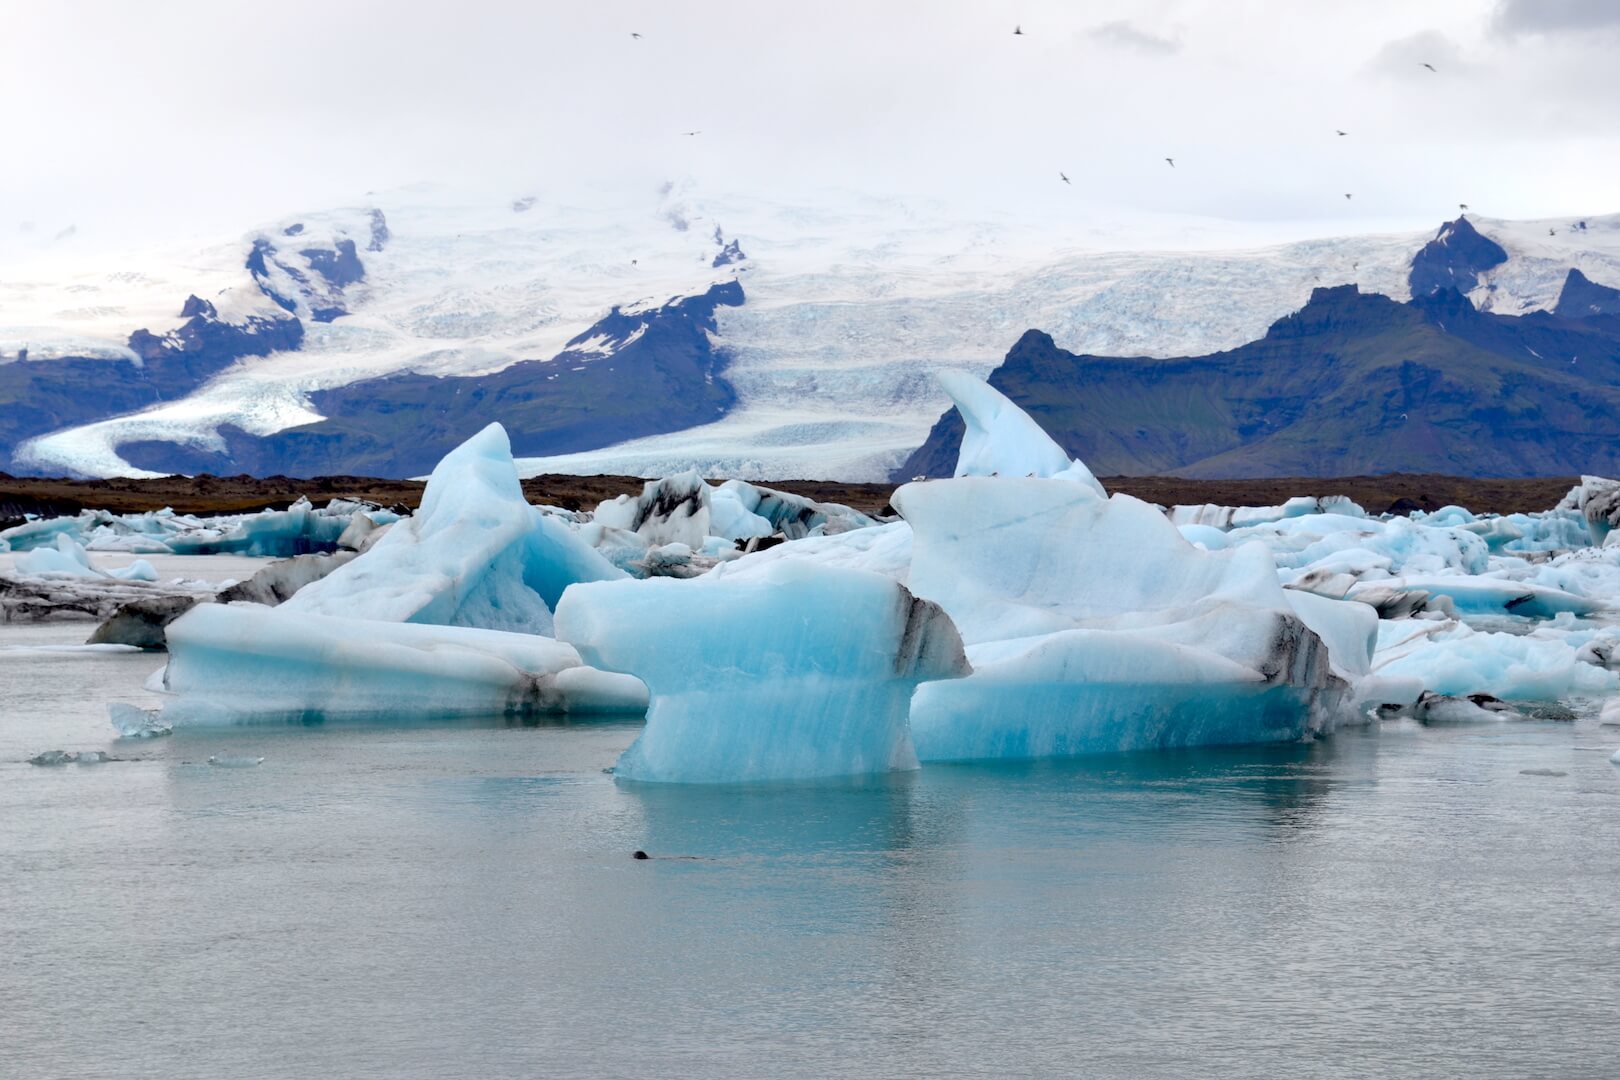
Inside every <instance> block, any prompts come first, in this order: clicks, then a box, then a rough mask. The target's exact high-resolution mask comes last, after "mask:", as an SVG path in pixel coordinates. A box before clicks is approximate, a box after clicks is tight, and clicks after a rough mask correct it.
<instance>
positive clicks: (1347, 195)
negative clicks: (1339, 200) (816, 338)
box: [1344, 191, 1350, 199]
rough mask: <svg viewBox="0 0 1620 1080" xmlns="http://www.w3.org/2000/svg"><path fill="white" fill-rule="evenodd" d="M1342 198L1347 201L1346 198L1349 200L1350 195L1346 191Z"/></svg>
mask: <svg viewBox="0 0 1620 1080" xmlns="http://www.w3.org/2000/svg"><path fill="white" fill-rule="evenodd" d="M1344 197H1345V198H1347V199H1348V198H1349V197H1350V193H1349V192H1348V191H1347V192H1345V193H1344Z"/></svg>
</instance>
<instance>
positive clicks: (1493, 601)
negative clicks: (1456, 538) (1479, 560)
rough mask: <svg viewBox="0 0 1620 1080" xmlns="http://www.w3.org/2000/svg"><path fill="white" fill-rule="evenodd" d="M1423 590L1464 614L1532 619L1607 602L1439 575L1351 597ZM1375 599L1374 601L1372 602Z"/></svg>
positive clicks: (1397, 581)
mask: <svg viewBox="0 0 1620 1080" xmlns="http://www.w3.org/2000/svg"><path fill="white" fill-rule="evenodd" d="M1388 589H1394V590H1398V591H1402V592H1423V593H1426V594H1428V595H1429V596H1431V597H1432V596H1443V597H1445V598H1446V599H1448V600H1450V601H1451V603H1452V605H1453V607H1455V609H1456V610H1457V611H1459V612H1463V613H1487V612H1488V613H1494V614H1502V615H1520V616H1524V617H1525V618H1532V619H1550V618H1552V617H1553V616H1554V615H1556V614H1558V613H1559V612H1561V611H1567V612H1571V613H1572V614H1576V615H1590V614H1592V613H1593V612H1595V611H1599V610H1601V609H1602V608H1603V606H1604V605H1602V604H1600V603H1598V602H1596V601H1594V600H1589V599H1587V598H1586V597H1583V596H1576V595H1575V594H1573V593H1567V592H1564V591H1562V590H1560V589H1552V588H1547V587H1545V586H1539V585H1531V584H1528V583H1526V582H1521V581H1510V580H1505V579H1502V578H1494V577H1480V576H1473V575H1470V576H1463V575H1443V576H1442V575H1436V576H1422V577H1412V576H1407V577H1398V578H1392V579H1389V580H1387V581H1382V582H1377V583H1375V584H1370V585H1361V586H1357V587H1356V588H1355V589H1353V590H1352V591H1351V593H1350V597H1351V599H1357V600H1359V599H1361V594H1362V593H1363V592H1364V591H1370V592H1375V594H1378V595H1381V591H1382V590H1388ZM1369 602H1373V601H1369Z"/></svg>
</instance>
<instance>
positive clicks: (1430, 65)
mask: <svg viewBox="0 0 1620 1080" xmlns="http://www.w3.org/2000/svg"><path fill="white" fill-rule="evenodd" d="M1423 66H1424V67H1426V68H1428V69H1429V70H1430V71H1432V72H1434V73H1435V74H1436V75H1438V74H1440V69H1439V68H1437V67H1435V66H1434V65H1433V64H1427V63H1426V64H1424V65H1423Z"/></svg>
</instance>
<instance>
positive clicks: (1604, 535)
mask: <svg viewBox="0 0 1620 1080" xmlns="http://www.w3.org/2000/svg"><path fill="white" fill-rule="evenodd" d="M1558 508H1559V509H1561V510H1562V509H1569V510H1579V511H1580V512H1581V516H1582V517H1583V518H1585V519H1586V527H1587V529H1588V530H1589V532H1590V534H1591V537H1592V543H1594V544H1596V545H1598V546H1599V547H1602V546H1603V545H1604V543H1605V542H1606V541H1607V540H1608V537H1609V534H1610V533H1611V532H1613V531H1614V530H1615V529H1620V480H1609V479H1606V478H1604V477H1601V476H1583V477H1581V482H1580V484H1578V485H1577V486H1576V487H1574V488H1573V489H1571V491H1570V493H1569V494H1568V495H1566V496H1564V501H1563V502H1561V503H1559V504H1558Z"/></svg>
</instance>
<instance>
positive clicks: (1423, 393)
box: [895, 285, 1620, 478]
mask: <svg viewBox="0 0 1620 1080" xmlns="http://www.w3.org/2000/svg"><path fill="white" fill-rule="evenodd" d="M990 382H991V385H993V386H995V387H996V388H997V389H999V390H1001V391H1002V392H1003V393H1005V394H1007V396H1008V397H1010V398H1011V399H1012V400H1013V401H1015V402H1016V403H1018V404H1019V405H1020V406H1021V407H1023V408H1025V409H1026V410H1028V411H1029V412H1030V413H1031V415H1033V416H1034V417H1035V418H1036V419H1037V420H1038V421H1040V423H1041V425H1042V426H1043V427H1045V428H1046V429H1047V430H1048V431H1050V432H1051V433H1052V434H1053V436H1054V437H1055V438H1057V439H1058V441H1059V442H1060V443H1062V445H1063V446H1064V447H1065V449H1067V450H1068V451H1069V452H1070V453H1072V454H1074V455H1076V456H1078V457H1080V458H1081V459H1083V460H1084V461H1085V462H1086V463H1087V464H1088V465H1090V466H1091V468H1092V469H1093V470H1094V471H1095V472H1097V473H1098V474H1099V475H1101V474H1119V475H1153V474H1166V475H1176V476H1186V477H1204V478H1230V477H1242V476H1252V477H1263V476H1311V475H1345V474H1351V473H1384V472H1441V473H1454V474H1459V475H1473V476H1542V475H1561V474H1569V473H1579V472H1582V471H1586V472H1594V471H1595V472H1611V471H1614V470H1616V469H1620V332H1617V328H1616V323H1615V321H1614V320H1611V319H1609V318H1607V317H1601V316H1600V317H1593V318H1587V319H1569V318H1561V317H1559V316H1555V315H1550V314H1546V313H1534V314H1531V315H1527V316H1523V317H1513V316H1503V315H1493V314H1488V313H1484V312H1480V311H1478V310H1476V309H1475V308H1474V307H1473V305H1472V304H1470V303H1469V301H1468V300H1467V299H1466V298H1464V297H1463V296H1462V295H1461V294H1460V293H1458V292H1457V291H1456V290H1454V289H1451V288H1442V289H1440V290H1438V291H1436V292H1433V293H1431V294H1430V295H1428V296H1424V297H1419V298H1417V299H1414V300H1412V301H1410V302H1408V303H1405V304H1401V303H1397V302H1395V301H1393V300H1390V299H1389V298H1388V297H1384V296H1377V295H1369V294H1365V293H1362V292H1360V291H1359V290H1358V289H1357V288H1356V287H1355V286H1353V285H1347V286H1340V287H1336V288H1326V289H1318V290H1316V291H1315V292H1314V293H1312V295H1311V298H1310V301H1309V302H1308V303H1307V304H1306V305H1305V306H1304V307H1303V308H1302V309H1300V311H1298V312H1296V313H1295V314H1293V315H1290V316H1288V317H1287V318H1284V319H1281V320H1279V321H1278V322H1276V323H1275V324H1273V326H1272V327H1271V329H1270V330H1269V331H1268V332H1267V333H1266V336H1265V337H1263V338H1261V339H1260V340H1258V341H1255V342H1252V343H1250V344H1248V345H1244V346H1242V347H1240V348H1237V349H1233V350H1229V351H1226V352H1220V353H1213V354H1208V355H1205V356H1195V357H1183V358H1172V359H1155V358H1150V357H1134V358H1119V357H1098V356H1084V355H1076V354H1073V353H1069V352H1066V351H1064V350H1062V349H1059V348H1058V347H1057V346H1056V345H1055V344H1054V343H1053V341H1052V339H1051V338H1050V337H1049V336H1047V335H1046V334H1044V333H1041V332H1038V331H1030V332H1028V333H1026V334H1025V335H1024V336H1023V337H1022V338H1021V339H1019V341H1018V343H1017V344H1016V345H1015V346H1014V347H1013V349H1012V351H1011V352H1009V353H1008V354H1007V358H1006V360H1005V361H1004V362H1003V364H1002V365H1001V366H1000V367H999V368H997V369H996V370H995V372H993V373H992V374H991V376H990ZM960 440H961V425H960V421H959V420H957V419H956V417H955V414H954V413H947V414H945V415H943V416H942V417H941V418H940V419H939V421H938V422H936V424H935V426H934V428H933V430H932V431H931V432H930V434H929V437H928V439H927V440H926V441H925V442H924V444H923V446H921V447H920V448H919V449H918V450H917V451H916V452H915V453H914V454H913V455H912V456H911V457H910V458H908V459H907V460H906V462H905V463H904V464H903V465H902V466H901V467H900V468H899V469H898V470H896V472H895V477H896V478H908V477H911V476H916V475H928V476H945V475H950V473H951V471H952V469H953V467H954V463H955V458H956V449H957V447H958V446H959V445H960Z"/></svg>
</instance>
